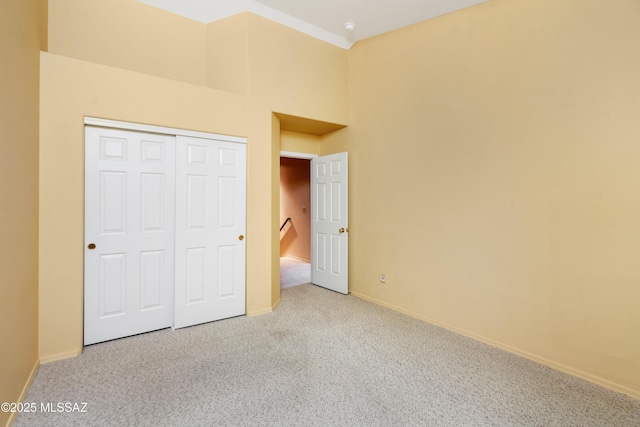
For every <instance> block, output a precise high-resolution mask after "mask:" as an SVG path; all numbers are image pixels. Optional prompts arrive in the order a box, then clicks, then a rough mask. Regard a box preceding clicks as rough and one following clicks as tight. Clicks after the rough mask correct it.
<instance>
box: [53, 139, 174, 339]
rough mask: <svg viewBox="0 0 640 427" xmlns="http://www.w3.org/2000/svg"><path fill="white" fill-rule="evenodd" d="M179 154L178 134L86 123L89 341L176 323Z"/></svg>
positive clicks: (86, 332) (86, 317) (86, 331)
mask: <svg viewBox="0 0 640 427" xmlns="http://www.w3.org/2000/svg"><path fill="white" fill-rule="evenodd" d="M174 152H175V137H173V136H166V135H157V134H148V133H141V132H132V131H123V130H116V129H105V128H97V127H86V128H85V245H84V255H85V271H84V281H85V295H84V301H85V304H84V344H85V345H87V344H93V343H96V342H100V341H106V340H110V339H114V338H120V337H125V336H128V335H134V334H139V333H142V332H148V331H152V330H156V329H162V328H166V327H170V326H171V325H172V324H173V298H174V297H173V290H174V284H173V280H174V262H173V258H174V246H175V245H174V206H175V203H174V195H175V189H174V184H175V176H174V171H175V164H174V159H175V158H174ZM61 167H64V165H62V166H61Z"/></svg>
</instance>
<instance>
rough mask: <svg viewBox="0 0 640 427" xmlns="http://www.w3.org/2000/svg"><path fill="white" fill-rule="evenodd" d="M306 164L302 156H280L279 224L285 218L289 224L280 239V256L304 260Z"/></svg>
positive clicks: (307, 230)
mask: <svg viewBox="0 0 640 427" xmlns="http://www.w3.org/2000/svg"><path fill="white" fill-rule="evenodd" d="M310 164H311V162H310V161H309V160H304V159H289V158H281V159H280V225H282V223H283V222H284V221H285V220H286V219H287V218H288V217H290V218H291V221H292V223H293V226H292V227H290V228H289V230H288V231H287V233H286V234H285V235H284V237H283V238H282V239H281V240H280V256H281V257H282V256H290V257H294V258H298V259H301V260H304V261H307V262H309V261H310V260H311V242H310V236H311V211H310V208H309V204H310V201H311V195H310V190H311V186H310V181H309V173H310V166H311V165H310ZM305 208H306V209H305ZM303 209H304V210H305V211H303Z"/></svg>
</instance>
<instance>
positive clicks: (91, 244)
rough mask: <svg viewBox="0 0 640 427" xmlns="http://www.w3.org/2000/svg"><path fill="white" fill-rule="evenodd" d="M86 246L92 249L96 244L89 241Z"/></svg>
mask: <svg viewBox="0 0 640 427" xmlns="http://www.w3.org/2000/svg"><path fill="white" fill-rule="evenodd" d="M87 248H88V249H89V250H91V251H92V250H94V249H95V248H96V244H95V243H89V245H87Z"/></svg>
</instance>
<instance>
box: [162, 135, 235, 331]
mask: <svg viewBox="0 0 640 427" xmlns="http://www.w3.org/2000/svg"><path fill="white" fill-rule="evenodd" d="M177 138H178V139H177V150H176V186H177V193H176V194H177V195H176V278H175V323H174V327H176V328H181V327H185V326H191V325H195V324H198V323H204V322H210V321H213V320H219V319H223V318H228V317H233V316H239V315H242V314H245V310H246V303H245V252H246V240H244V235H245V222H246V218H245V217H246V213H245V211H246V146H245V145H244V144H235V143H230V142H224V141H215V140H209V139H201V138H192V137H183V136H178V137H177Z"/></svg>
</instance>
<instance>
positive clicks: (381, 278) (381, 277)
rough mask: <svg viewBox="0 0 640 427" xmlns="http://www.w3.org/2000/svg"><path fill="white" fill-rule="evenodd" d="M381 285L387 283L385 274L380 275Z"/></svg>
mask: <svg viewBox="0 0 640 427" xmlns="http://www.w3.org/2000/svg"><path fill="white" fill-rule="evenodd" d="M380 283H387V276H386V275H385V274H381V275H380Z"/></svg>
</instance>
